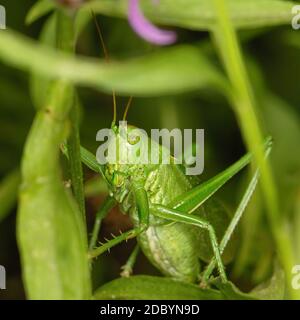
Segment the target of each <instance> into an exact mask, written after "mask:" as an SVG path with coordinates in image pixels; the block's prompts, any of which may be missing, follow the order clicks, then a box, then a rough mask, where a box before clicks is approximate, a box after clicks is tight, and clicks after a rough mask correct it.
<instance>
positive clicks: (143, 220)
mask: <svg viewBox="0 0 300 320" xmlns="http://www.w3.org/2000/svg"><path fill="white" fill-rule="evenodd" d="M96 26H97V29H98V32H99V34H100V39H101V42H102V46H103V48H104V52H105V53H106V55H107V50H106V48H105V45H104V42H103V37H102V35H101V32H100V28H99V25H98V24H97V23H96ZM107 60H108V58H107ZM113 98H114V120H113V124H112V129H113V131H114V132H115V135H116V139H117V141H119V143H122V147H123V148H125V150H126V151H127V153H128V155H129V158H130V157H134V156H135V155H134V154H132V153H133V152H136V151H135V149H134V148H132V147H133V145H134V144H135V143H138V141H136V140H138V139H134V137H132V136H131V137H129V136H130V132H132V131H134V130H136V129H137V128H135V127H133V126H131V127H130V129H129V135H128V137H125V139H124V137H123V136H122V137H121V135H120V132H119V127H118V126H116V125H115V123H116V99H115V93H113ZM130 102H131V99H130V101H129V103H128V105H127V108H126V111H125V116H124V118H126V115H127V112H128V108H129V105H130ZM150 142H151V141H149V143H150ZM152 143H153V142H152ZM114 147H115V145H112V144H111V145H108V151H110V149H111V148H114ZM262 147H263V146H262ZM264 147H265V150H266V151H265V152H266V156H267V155H268V153H269V152H270V149H271V140H270V139H268V140H267V142H266V143H265V146H264ZM163 148H164V147H163V146H162V145H159V144H158V145H157V150H158V152H159V153H162V152H163ZM81 157H82V161H83V163H85V164H86V165H87V166H88V167H89V168H91V169H92V170H94V171H95V172H97V173H100V174H101V175H102V177H103V179H104V180H105V181H106V183H107V186H108V189H109V196H108V197H107V199H106V200H105V201H104V203H103V204H102V207H101V208H100V210H99V211H98V213H97V215H96V220H95V225H94V229H93V233H92V237H91V241H90V252H89V257H90V258H95V257H97V256H99V255H101V254H102V253H103V252H105V251H107V250H109V249H110V248H112V247H113V246H115V245H117V244H119V243H121V242H122V241H124V240H127V239H130V238H134V237H137V242H138V245H137V247H136V248H135V249H134V251H133V253H132V254H131V256H130V258H129V260H128V262H127V263H126V264H125V266H124V268H123V273H122V274H123V275H127V276H128V275H129V274H130V273H131V271H132V267H133V264H134V262H135V260H136V257H137V254H138V250H139V247H140V248H141V249H142V251H143V253H144V254H145V256H146V257H147V258H148V259H149V260H150V261H151V262H152V264H153V265H154V266H156V267H157V268H158V269H159V270H160V271H161V272H162V273H163V274H164V275H166V276H170V277H173V278H176V279H178V280H182V281H188V282H196V281H198V280H199V279H201V281H202V283H203V284H204V283H206V282H207V281H208V280H209V277H210V275H211V274H212V272H213V270H214V268H215V267H217V269H218V272H219V274H220V277H221V279H222V281H226V280H227V276H226V273H225V268H224V264H223V262H222V257H221V256H222V254H223V252H224V250H225V247H226V245H227V243H228V242H229V240H230V238H231V236H232V233H233V231H234V230H235V228H236V226H237V224H238V222H239V220H240V218H241V215H242V213H243V211H244V209H245V207H246V206H247V204H248V202H249V199H250V198H251V195H252V194H253V192H254V190H255V187H256V184H257V181H258V177H259V170H258V169H257V171H256V172H255V174H254V176H253V178H252V179H251V181H250V183H249V186H248V187H247V189H246V192H245V194H244V196H243V198H242V200H241V202H240V205H239V206H238V208H237V210H236V212H235V214H234V216H233V218H232V220H231V221H230V218H229V215H228V212H227V211H226V209H225V208H224V206H223V205H222V204H221V203H220V202H219V201H218V200H216V199H215V198H213V199H212V198H211V197H212V196H213V195H214V193H215V192H216V191H218V190H219V189H220V188H221V187H222V186H223V185H224V184H225V183H226V182H227V181H228V180H230V179H231V178H232V177H233V176H234V175H236V174H237V173H238V172H239V171H240V170H242V169H243V168H244V167H245V166H246V165H248V164H249V163H250V161H251V158H252V156H251V154H249V153H248V154H246V155H245V156H244V157H242V158H241V159H240V160H238V161H237V162H236V163H235V164H233V165H231V166H230V167H229V168H227V169H226V170H225V171H223V172H222V173H220V174H218V175H217V176H215V177H214V178H212V179H210V180H208V181H206V182H204V183H202V184H200V183H199V180H198V179H196V178H191V177H189V176H186V175H185V173H184V167H183V166H182V165H178V164H175V161H174V158H172V159H170V164H161V163H158V164H147V165H144V164H123V163H114V164H111V163H107V164H105V165H100V164H99V163H98V162H97V160H96V157H95V156H94V155H93V154H92V153H90V152H89V151H87V150H86V149H84V148H81ZM118 204H119V206H120V209H121V211H123V212H124V213H125V214H128V215H129V216H130V218H131V219H132V221H133V225H134V227H133V229H132V230H130V231H127V232H124V233H122V234H120V235H119V236H117V237H114V238H113V239H111V240H109V241H108V242H106V243H105V244H103V245H101V246H100V247H98V248H95V244H96V242H97V238H98V233H99V228H100V224H101V220H102V219H103V218H104V217H105V216H106V214H107V213H108V212H109V211H110V210H111V209H112V208H113V207H114V206H116V205H118ZM226 227H227V229H226V230H225V228H226ZM215 230H217V232H216V231H215ZM217 236H218V237H219V238H220V237H223V238H222V241H221V242H220V243H219V242H218V240H217ZM200 260H201V261H204V262H209V261H210V263H209V264H208V266H207V268H206V270H205V271H204V273H203V274H201V263H200Z"/></svg>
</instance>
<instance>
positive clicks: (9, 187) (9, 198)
mask: <svg viewBox="0 0 300 320" xmlns="http://www.w3.org/2000/svg"><path fill="white" fill-rule="evenodd" d="M20 180H21V177H20V172H19V170H15V171H13V172H11V173H9V174H8V175H7V176H6V177H5V178H4V179H3V180H2V181H1V184H0V222H1V221H2V220H3V219H4V218H6V216H7V215H8V214H9V213H10V211H11V209H12V208H13V206H14V205H15V204H16V201H17V197H18V192H19V185H20Z"/></svg>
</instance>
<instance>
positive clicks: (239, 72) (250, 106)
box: [213, 0, 299, 299]
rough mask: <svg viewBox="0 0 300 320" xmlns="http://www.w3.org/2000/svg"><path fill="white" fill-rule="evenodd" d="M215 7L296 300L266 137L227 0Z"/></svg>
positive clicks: (235, 98) (234, 97)
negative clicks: (264, 146) (264, 145)
mask: <svg viewBox="0 0 300 320" xmlns="http://www.w3.org/2000/svg"><path fill="white" fill-rule="evenodd" d="M214 4H215V8H216V11H217V25H216V28H215V29H214V30H213V34H214V36H215V38H216V41H217V44H218V46H219V50H220V53H221V56H222V59H223V62H224V65H225V68H226V71H227V73H228V77H229V79H230V81H231V84H232V89H233V92H232V94H231V95H230V97H229V99H230V101H231V103H232V105H233V107H234V111H235V113H236V115H237V118H238V120H239V123H240V126H241V130H242V134H243V137H244V139H245V142H246V144H247V146H248V148H249V149H250V150H251V151H252V152H253V154H254V158H255V162H256V164H257V165H258V166H259V168H260V170H261V187H262V192H263V194H264V198H265V202H266V207H267V215H268V220H269V224H270V227H271V231H272V234H273V237H274V240H275V244H276V246H277V251H278V255H279V258H280V261H281V263H282V266H283V268H284V270H285V274H286V279H287V286H288V289H289V293H290V296H291V297H292V298H294V299H296V298H297V297H298V298H299V294H297V292H296V291H295V290H293V289H292V287H291V268H292V266H293V265H294V254H293V250H292V247H291V239H290V237H289V236H288V234H287V231H286V230H285V229H284V224H283V221H282V220H283V219H282V216H281V214H280V209H279V201H278V196H277V190H276V186H275V183H274V179H273V175H272V172H271V168H270V164H269V161H268V160H267V159H266V160H265V159H264V155H263V151H262V149H261V148H259V146H260V145H261V144H262V141H263V135H262V132H261V129H260V126H259V123H258V120H257V116H256V113H255V105H256V103H255V98H254V94H253V91H252V88H251V85H250V82H249V79H248V75H247V71H246V67H245V64H244V61H243V57H242V53H241V50H240V47H239V43H238V39H237V35H236V32H235V30H234V28H233V26H232V23H231V21H230V17H229V12H228V8H227V5H226V3H225V0H214Z"/></svg>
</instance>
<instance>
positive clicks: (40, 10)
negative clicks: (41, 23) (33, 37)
mask: <svg viewBox="0 0 300 320" xmlns="http://www.w3.org/2000/svg"><path fill="white" fill-rule="evenodd" d="M54 8H55V2H54V1H50V0H40V1H37V2H36V3H35V4H34V5H33V6H32V8H31V9H30V10H29V12H28V14H27V16H26V20H25V21H26V24H27V25H30V24H32V23H33V22H35V21H36V20H38V19H39V18H41V17H42V16H44V15H46V14H47V13H49V12H51V11H52V10H53V9H54Z"/></svg>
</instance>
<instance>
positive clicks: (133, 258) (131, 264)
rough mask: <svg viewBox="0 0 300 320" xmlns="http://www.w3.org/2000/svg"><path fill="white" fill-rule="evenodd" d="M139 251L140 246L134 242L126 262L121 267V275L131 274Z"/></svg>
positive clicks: (127, 275)
mask: <svg viewBox="0 0 300 320" xmlns="http://www.w3.org/2000/svg"><path fill="white" fill-rule="evenodd" d="M139 252H140V247H139V245H138V244H136V246H135V247H134V249H133V251H132V253H131V255H130V256H129V258H128V260H127V262H126V263H125V264H124V266H123V267H122V268H121V269H122V272H121V277H129V276H130V275H131V274H132V270H133V267H134V265H135V262H136V259H137V256H138V254H139Z"/></svg>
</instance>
